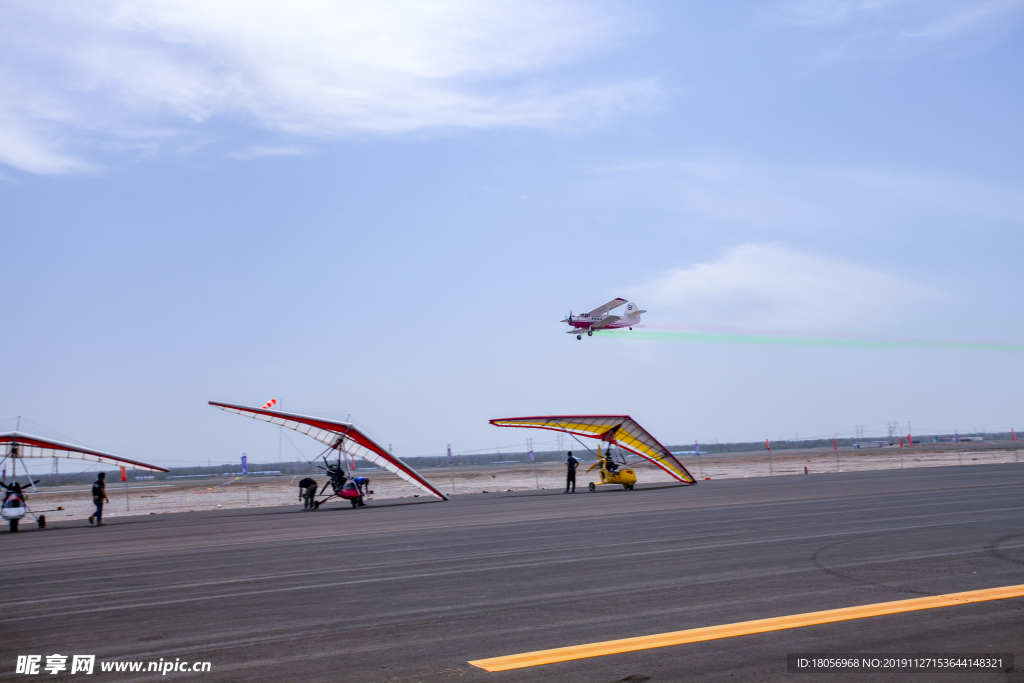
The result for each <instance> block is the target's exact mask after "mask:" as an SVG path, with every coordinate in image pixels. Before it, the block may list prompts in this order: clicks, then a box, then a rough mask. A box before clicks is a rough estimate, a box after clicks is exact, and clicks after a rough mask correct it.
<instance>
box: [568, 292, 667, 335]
mask: <svg viewBox="0 0 1024 683" xmlns="http://www.w3.org/2000/svg"><path fill="white" fill-rule="evenodd" d="M623 304H626V313H625V315H608V313H609V311H614V310H615V309H616V308H618V307H619V306H621V305H623ZM646 312H647V311H640V310H637V306H636V304H634V303H633V302H632V301H626V300H625V299H612V300H611V301H609V302H608V303H606V304H605V305H604V306H598V307H597V308H595V309H594V310H592V311H590V312H589V313H581V314H580V315H573V314H572V311H569V315H568V317H566V319H565V320H562V321H561V322H563V323H569V326H570V327H571V328H572V329H570V330H567V331H566V332H567V334H575V335H576V338H577V339H583V333H584V332H586V333H587V336H588V337H591V336H593V334H594V330H615V329H618V328H620V327H628V328H629V329H633V325H636V324H637V323H638V322H640V314H641V313H646Z"/></svg>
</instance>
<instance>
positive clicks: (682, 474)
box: [490, 415, 697, 484]
mask: <svg viewBox="0 0 1024 683" xmlns="http://www.w3.org/2000/svg"><path fill="white" fill-rule="evenodd" d="M490 422H491V424H492V425H494V426H495V427H527V428H533V429H550V430H553V431H556V432H568V433H569V434H575V435H576V436H585V437H587V438H590V439H599V440H601V441H604V442H606V443H616V444H618V445H619V447H620V448H625V449H626V450H627V451H630V452H631V453H635V454H636V455H639V456H640V457H641V458H643V459H644V460H649V461H651V462H653V463H654V464H655V465H657V466H658V467H660V468H661V469H663V470H665V471H666V472H668V473H669V474H671V475H672V476H673V477H675V478H676V479H678V480H679V481H681V482H684V483H686V484H696V483H697V480H696V479H694V478H693V475H691V474H690V473H689V472H688V471H687V469H686V468H685V467H683V464H682V463H681V462H679V461H678V460H676V456H674V455H672V453H671V452H669V450H668V449H667V448H665V447H664V446H662V445H661V443H660V442H659V441H658V440H657V439H655V438H654V437H653V436H651V435H650V433H648V431H647V430H646V429H644V428H643V427H641V426H640V425H639V424H637V422H636V420H634V419H633V418H631V417H630V416H629V415H541V416H538V417H506V418H502V419H499V420H491V421H490Z"/></svg>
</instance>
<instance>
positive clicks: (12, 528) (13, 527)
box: [11, 519, 18, 534]
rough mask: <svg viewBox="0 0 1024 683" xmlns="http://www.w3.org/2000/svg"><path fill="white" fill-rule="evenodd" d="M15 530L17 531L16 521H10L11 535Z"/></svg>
mask: <svg viewBox="0 0 1024 683" xmlns="http://www.w3.org/2000/svg"><path fill="white" fill-rule="evenodd" d="M17 530H18V520H16V519H12V520H11V533H12V534H13V533H14V532H15V531H17Z"/></svg>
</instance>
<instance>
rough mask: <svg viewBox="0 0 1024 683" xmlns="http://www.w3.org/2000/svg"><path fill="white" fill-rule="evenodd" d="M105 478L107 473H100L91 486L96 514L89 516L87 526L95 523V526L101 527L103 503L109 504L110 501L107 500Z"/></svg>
mask: <svg viewBox="0 0 1024 683" xmlns="http://www.w3.org/2000/svg"><path fill="white" fill-rule="evenodd" d="M106 478H107V473H106V472H100V473H99V474H97V475H96V481H94V482H93V484H92V502H93V505H95V506H96V512H94V513H92V514H91V515H89V524H93V523H95V524H96V526H103V503H109V502H110V499H109V498H107V483H106V481H104V480H105V479H106Z"/></svg>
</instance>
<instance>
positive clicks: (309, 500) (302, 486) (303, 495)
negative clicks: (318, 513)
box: [299, 477, 317, 510]
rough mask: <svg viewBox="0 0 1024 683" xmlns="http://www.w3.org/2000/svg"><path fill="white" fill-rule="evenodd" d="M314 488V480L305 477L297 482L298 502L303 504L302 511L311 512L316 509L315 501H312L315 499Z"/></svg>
mask: <svg viewBox="0 0 1024 683" xmlns="http://www.w3.org/2000/svg"><path fill="white" fill-rule="evenodd" d="M316 486H317V484H316V479H312V478H310V477H306V478H305V479H303V480H302V481H300V482H299V500H301V501H302V502H303V505H302V507H303V509H304V510H312V509H313V508H314V507H316V505H315V503H316V501H315V500H314V498H316Z"/></svg>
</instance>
